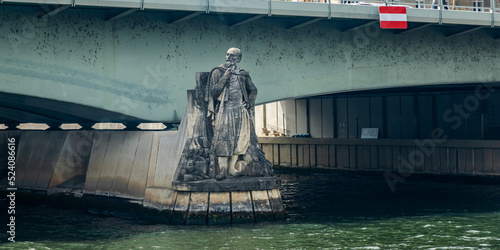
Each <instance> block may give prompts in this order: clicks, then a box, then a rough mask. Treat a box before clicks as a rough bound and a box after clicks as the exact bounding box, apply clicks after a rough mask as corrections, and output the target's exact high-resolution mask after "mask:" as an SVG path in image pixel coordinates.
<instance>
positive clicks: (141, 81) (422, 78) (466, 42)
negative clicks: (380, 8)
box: [0, 2, 500, 131]
mask: <svg viewBox="0 0 500 250" xmlns="http://www.w3.org/2000/svg"><path fill="white" fill-rule="evenodd" d="M273 4H275V3H273ZM276 4H278V5H280V4H289V3H284V2H281V3H280V2H277V3H276ZM317 6H319V5H317V4H316V5H314V4H313V5H311V8H315V7H317ZM339 8H343V10H344V11H345V12H342V13H337V14H339V15H340V16H334V18H333V19H325V20H323V21H319V22H317V23H314V24H313V25H309V26H306V27H303V28H296V29H289V30H288V29H285V28H286V25H285V27H284V25H283V23H286V20H287V19H280V18H276V17H275V16H272V17H269V18H267V17H264V18H261V19H258V20H256V21H254V22H250V23H248V24H245V25H240V26H235V27H228V26H227V25H226V23H225V22H227V21H228V20H227V19H222V20H221V16H220V15H217V14H216V13H212V14H203V15H200V16H198V17H195V18H193V19H190V20H188V21H185V22H181V23H178V24H168V23H167V22H166V21H165V13H159V12H147V11H142V12H141V11H138V12H136V13H133V14H131V15H130V16H127V17H125V18H122V19H119V20H117V21H114V22H106V21H105V20H106V19H107V17H108V15H107V14H108V13H107V12H106V11H105V10H95V9H78V8H69V9H67V10H65V11H63V12H61V13H59V14H57V15H55V16H53V17H47V18H42V19H37V18H35V16H36V15H37V14H39V11H40V8H39V7H38V6H35V7H29V6H13V5H5V4H4V5H2V6H1V8H0V23H2V26H0V33H1V34H5V35H4V36H2V37H0V48H1V53H0V79H2V82H1V83H0V91H1V92H5V93H12V94H21V95H28V96H37V97H42V98H48V99H53V100H60V101H64V102H69V103H78V104H82V105H88V106H91V107H96V108H100V109H104V110H109V111H115V112H118V113H122V114H127V115H131V116H134V117H138V118H140V119H144V120H153V121H179V120H180V119H181V117H182V114H183V112H184V110H185V107H186V102H185V98H184V96H185V95H184V93H185V92H186V90H187V89H188V88H191V86H192V85H190V84H187V83H190V82H193V79H194V76H193V72H204V71H208V70H210V69H211V68H212V67H213V66H214V65H217V64H218V63H219V62H223V61H224V55H225V52H226V50H227V49H228V48H230V47H239V48H241V49H242V51H243V60H242V62H241V67H242V68H244V69H246V70H248V71H250V72H251V74H252V80H253V82H254V83H255V85H256V86H257V87H258V88H259V95H258V97H257V100H256V102H257V104H260V103H266V102H271V101H275V100H281V99H287V98H296V97H304V96H315V95H320V94H327V93H334V92H344V91H355V90H363V89H379V88H388V87H408V86H416V85H432V84H461V83H477V82H482V83H492V82H499V81H500V71H498V69H497V65H500V56H499V53H498V51H500V44H499V43H498V42H497V41H495V40H494V38H495V36H492V35H491V34H492V32H493V31H491V30H490V29H489V28H488V27H485V29H483V30H479V31H476V32H470V33H467V34H463V35H459V36H453V37H447V35H449V34H451V33H452V31H453V30H457V29H460V28H462V29H463V28H465V26H463V27H453V28H450V26H446V27H444V26H439V25H435V26H432V27H428V28H424V29H419V30H415V31H413V32H408V33H405V34H401V35H397V34H394V32H393V31H390V30H381V29H380V28H379V27H378V25H377V24H374V25H373V26H367V27H362V28H359V29H354V30H350V31H344V30H345V29H347V28H350V27H355V26H356V25H359V24H362V23H363V21H362V20H357V21H356V20H352V19H356V18H362V17H360V16H357V15H356V13H355V12H356V11H357V10H358V9H359V10H362V9H363V8H365V9H367V8H368V9H369V10H370V11H368V12H369V13H368V14H367V15H364V16H363V17H364V18H367V17H368V18H373V19H375V18H376V8H375V7H373V6H372V7H366V6H342V5H339ZM278 9H279V8H278ZM282 9H283V8H282ZM285 9H286V8H285ZM325 11H326V9H325ZM325 11H323V12H321V13H322V15H323V14H325V13H324V12H325ZM409 11H410V10H409ZM300 12H305V10H304V9H299V10H294V11H292V12H287V11H285V12H283V13H281V14H283V15H285V14H290V15H297V13H300ZM410 12H414V13H413V14H412V13H409V16H410V17H409V20H410V21H418V22H432V21H435V22H434V23H437V20H436V15H437V13H438V12H437V11H432V10H419V9H415V10H411V11H410ZM417 12H418V13H429V15H430V16H426V15H423V16H421V18H417V19H411V18H413V17H414V16H415V15H417ZM444 13H445V15H453V18H450V23H457V22H460V18H457V17H458V16H455V15H459V14H460V13H458V12H452V11H445V12H444ZM457 13H458V14H457ZM275 14H276V15H278V16H279V14H280V12H279V11H278V12H277V13H275ZM488 14H489V13H476V14H468V13H466V14H464V13H461V15H474V16H478V17H479V16H481V17H482V16H483V15H486V16H487V15H488ZM497 15H498V13H497ZM225 18H226V17H225ZM335 18H344V19H343V21H342V22H340V21H338V20H337V19H335ZM346 18H347V19H346ZM350 18H352V19H350ZM429 20H431V21H429ZM464 20H470V19H464ZM496 20H500V18H497V19H496ZM337 21H338V22H340V23H336V22H337ZM477 21H484V20H482V19H477ZM497 22H498V21H497ZM416 24H418V23H416ZM471 44H473V46H471ZM75 112H78V110H75ZM299 131H300V129H299Z"/></svg>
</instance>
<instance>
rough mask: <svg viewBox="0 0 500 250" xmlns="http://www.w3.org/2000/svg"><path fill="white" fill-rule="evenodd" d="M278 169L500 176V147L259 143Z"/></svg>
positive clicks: (429, 143) (385, 142) (479, 144)
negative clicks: (305, 168) (284, 167)
mask: <svg viewBox="0 0 500 250" xmlns="http://www.w3.org/2000/svg"><path fill="white" fill-rule="evenodd" d="M259 142H260V143H261V145H262V148H263V150H264V152H265V154H266V158H267V159H268V160H270V161H271V162H273V164H274V165H275V166H287V167H307V168H309V167H311V168H326V169H341V170H356V171H384V172H386V171H392V172H399V173H401V175H402V176H409V175H411V174H413V173H421V174H422V173H425V174H444V175H476V176H494V175H495V176H498V175H500V143H499V142H498V141H480V140H476V141H465V140H442V138H440V139H438V140H430V139H427V140H425V141H423V140H421V141H419V140H391V139H381V140H371V139H311V138H259Z"/></svg>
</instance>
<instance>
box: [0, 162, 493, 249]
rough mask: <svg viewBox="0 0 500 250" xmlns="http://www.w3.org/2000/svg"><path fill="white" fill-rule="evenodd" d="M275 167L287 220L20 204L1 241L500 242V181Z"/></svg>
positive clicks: (217, 244) (165, 245)
mask: <svg viewBox="0 0 500 250" xmlns="http://www.w3.org/2000/svg"><path fill="white" fill-rule="evenodd" d="M277 175H278V176H279V177H281V178H282V179H283V188H282V196H283V200H284V203H285V205H286V209H287V219H286V220H282V221H271V222H259V223H251V224H241V225H225V226H182V225H163V224H157V223H154V222H151V221H149V220H141V219H126V218H117V217H109V216H97V215H92V214H89V213H86V212H85V211H80V210H72V209H58V208H55V207H48V206H40V205H37V206H27V205H23V206H19V205H18V207H17V211H16V214H17V221H16V224H17V225H16V243H2V245H0V249H37V250H38V249H315V248H316V249H317V248H321V249H500V184H499V185H492V184H488V185H485V184H470V183H469V184H467V183H457V182H439V181H430V180H418V181H406V182H404V183H399V184H397V185H396V187H395V191H394V192H392V191H391V189H390V188H389V185H388V184H387V182H386V180H385V179H384V178H366V177H361V176H339V175H328V174H297V173H285V172H283V173H279V174H277ZM380 177H382V176H380ZM3 204H5V200H4V201H2V205H3ZM2 207H4V206H2ZM2 210H4V209H2ZM3 217H5V216H3ZM2 224H4V223H2ZM2 236H3V238H2V242H5V241H6V238H5V237H6V236H5V233H3V234H2Z"/></svg>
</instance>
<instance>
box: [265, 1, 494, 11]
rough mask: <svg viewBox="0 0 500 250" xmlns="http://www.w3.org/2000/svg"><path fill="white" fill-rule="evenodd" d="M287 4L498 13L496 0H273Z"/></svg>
mask: <svg viewBox="0 0 500 250" xmlns="http://www.w3.org/2000/svg"><path fill="white" fill-rule="evenodd" d="M272 1H286V2H310V3H318V4H333V5H335V4H349V5H371V6H381V5H404V6H408V7H410V8H417V9H437V10H441V9H443V10H455V11H476V12H490V13H491V12H493V10H494V12H496V13H500V8H497V7H496V6H497V5H500V4H498V3H496V2H497V1H496V0H363V1H361V0H272Z"/></svg>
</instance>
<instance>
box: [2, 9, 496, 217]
mask: <svg viewBox="0 0 500 250" xmlns="http://www.w3.org/2000/svg"><path fill="white" fill-rule="evenodd" d="M493 10H495V9H494V8H493ZM0 19H1V20H0V34H2V35H1V36H0V49H1V53H0V123H16V122H45V123H49V124H52V123H53V124H58V123H63V122H79V123H91V122H98V121H115V122H125V123H137V122H141V121H161V122H179V121H180V120H181V118H182V122H181V124H180V127H179V130H178V131H148V132H144V131H142V132H138V131H112V132H110V131H90V130H86V129H84V130H80V131H2V132H1V133H0V139H1V140H0V148H2V149H5V148H8V146H9V143H11V141H15V142H12V143H11V144H14V145H15V150H13V151H15V155H16V157H17V158H16V159H17V160H16V162H15V164H16V171H17V173H16V181H15V185H12V186H15V187H17V188H19V190H23V191H26V192H28V193H42V194H48V195H55V196H58V195H59V197H61V196H62V197H78V198H81V197H83V198H84V199H80V202H81V203H79V204H83V205H85V204H87V200H86V199H85V198H92V199H94V201H95V200H101V199H104V200H106V199H109V200H113V199H120V200H125V201H127V202H128V203H127V204H134V205H135V207H134V208H132V209H137V207H140V208H144V207H145V208H147V209H152V210H153V211H163V212H165V214H162V215H161V216H165V220H166V221H168V222H176V223H188V224H205V223H208V224H211V223H229V222H234V221H239V220H243V221H258V220H264V219H274V218H282V217H283V212H284V210H283V204H282V202H281V196H280V193H279V189H278V188H277V187H276V186H277V185H276V186H273V187H272V188H268V189H259V190H242V191H241V190H240V191H234V190H230V191H225V192H187V191H185V190H176V189H175V188H173V187H172V179H173V174H174V172H175V169H176V168H177V163H178V160H179V157H180V153H181V151H182V147H181V146H180V145H184V143H185V141H186V140H187V138H188V137H189V136H190V134H189V129H188V128H189V122H190V121H191V122H192V121H193V110H192V106H190V105H187V104H189V103H192V102H191V101H186V91H187V90H188V89H192V88H193V87H194V84H195V83H194V74H195V72H203V71H209V70H210V69H211V68H212V67H214V66H216V65H218V64H220V63H222V62H223V60H224V53H225V52H226V50H227V49H228V48H229V47H239V48H241V49H242V50H243V60H242V64H241V66H242V67H243V68H245V69H247V70H249V71H250V72H251V75H252V77H253V81H254V82H255V84H256V85H257V87H258V88H259V95H258V100H257V102H258V103H268V102H272V101H277V100H284V99H295V98H302V99H298V100H287V102H288V104H290V109H289V110H293V112H283V111H284V110H281V111H280V112H281V113H283V116H282V118H281V122H280V120H279V119H280V118H279V117H280V116H281V113H280V114H279V115H276V114H277V113H279V112H274V113H273V112H271V111H272V108H271V107H275V110H279V108H278V107H277V106H276V104H269V105H270V106H269V107H270V108H268V109H267V110H265V111H262V110H261V112H264V113H266V114H265V115H263V116H262V117H263V119H264V121H262V120H258V119H256V123H259V122H260V125H259V124H257V127H258V128H263V126H267V125H266V124H269V123H271V122H270V121H271V119H270V117H275V118H276V119H274V120H275V121H277V122H276V124H275V125H276V127H279V124H284V123H286V124H287V126H288V127H286V128H285V127H284V126H283V129H285V130H288V129H290V130H291V131H295V132H311V134H313V136H314V137H317V138H316V139H305V138H304V139H298V140H296V138H286V139H275V138H271V139H269V138H261V141H260V142H261V144H262V146H263V149H264V151H265V152H266V157H267V158H268V159H269V160H270V161H272V162H273V163H274V164H275V165H282V166H289V167H307V168H311V167H320V168H330V169H339V170H347V171H351V170H356V171H358V170H359V171H367V170H368V171H383V172H386V171H387V173H390V172H394V173H395V174H392V175H391V176H389V177H388V178H391V179H392V180H396V181H398V180H401V178H403V177H407V176H408V175H411V174H413V173H425V174H426V173H430V174H452V175H479V176H491V175H499V174H500V165H499V164H498V162H499V161H498V159H500V146H499V144H498V142H496V141H493V142H484V141H482V142H477V141H476V142H472V143H471V142H469V141H454V139H460V138H459V137H460V136H462V134H465V135H468V136H471V138H468V139H476V140H478V139H483V137H484V135H485V133H483V132H482V130H478V129H477V128H478V126H477V119H475V120H473V119H470V120H468V121H471V122H468V121H464V122H463V124H467V125H466V126H465V129H463V131H462V129H460V130H457V129H454V128H453V127H454V126H452V125H454V124H451V125H450V124H447V121H446V120H444V121H443V119H436V117H437V118H439V115H440V114H441V113H439V112H447V110H448V109H447V108H448V107H449V105H451V104H452V103H453V100H464V99H465V100H468V99H467V98H466V97H465V96H466V95H467V93H465V92H464V93H452V94H448V95H442V92H435V93H432V94H426V95H422V96H416V95H415V96H410V97H409V96H408V95H407V94H405V93H393V94H392V96H390V97H387V96H385V94H386V93H383V92H385V90H386V89H387V90H388V89H391V91H392V92H394V91H395V90H394V89H409V88H408V87H412V88H413V89H415V88H416V89H420V90H422V89H425V87H426V86H436V85H439V86H441V87H440V88H443V89H445V90H446V91H448V90H449V89H453V88H456V87H457V86H464V88H465V89H466V90H467V91H469V94H470V93H474V90H475V88H474V87H470V86H475V85H478V83H481V84H480V85H481V86H485V87H484V88H483V90H489V89H490V88H488V87H487V86H492V85H496V84H498V83H499V82H500V71H499V70H498V65H500V57H499V55H498V54H499V53H498V52H499V51H500V48H499V46H500V45H499V43H498V37H500V34H499V31H498V28H497V27H498V26H499V25H500V22H499V20H500V16H499V15H498V13H495V11H492V12H491V13H484V12H483V13H476V12H457V11H455V12H452V11H446V10H443V8H441V9H439V10H432V9H411V8H410V9H408V20H409V29H407V30H399V31H396V30H381V29H380V28H378V21H377V20H378V10H377V7H376V6H357V5H340V4H312V3H293V2H274V1H241V2H238V4H234V2H233V1H214V0H211V1H192V0H190V1H168V2H167V1H166V2H159V1H148V0H141V1H111V0H110V1H88V0H85V1H83V0H71V1H66V0H64V1H43V2H42V1H30V0H26V1H25V0H22V1H21V0H19V1H5V0H4V1H3V2H2V3H1V4H0ZM377 89H378V90H379V92H378V93H379V94H378V95H379V96H376V95H375V96H374V95H373V94H372V95H370V96H363V97H359V96H357V95H358V93H361V92H359V91H366V90H377ZM381 89H382V90H381ZM493 89H494V88H493ZM353 91H358V92H353ZM470 91H472V92H470ZM415 92H418V91H415ZM483 92H484V91H483ZM483 92H481V93H480V95H479V97H481V98H482V97H483V96H486V95H489V94H490V93H492V92H494V90H492V91H490V93H483ZM337 93H346V94H344V95H346V96H335V94H337ZM365 94H366V93H365ZM476 94H477V93H476ZM317 95H327V96H323V97H321V98H320V99H315V100H313V99H311V100H309V99H307V97H314V96H317ZM491 96H492V97H491V98H485V99H488V100H483V99H481V98H479V97H478V98H476V99H478V100H479V99H480V101H482V103H487V104H488V105H489V104H490V103H491V104H492V105H493V104H498V103H500V102H498V100H500V95H496V93H492V94H491ZM440 98H441V99H440ZM433 100H435V101H433ZM476 101H477V100H476ZM473 104H474V103H473ZM186 105H187V106H186ZM272 105H274V106H272ZM474 105H475V104H474ZM478 105H479V104H478ZM481 105H483V104H481ZM266 106H267V105H266ZM186 107H187V108H186ZM261 107H262V106H261ZM481 107H482V106H481ZM489 107H491V105H490V106H489ZM493 107H495V105H493ZM435 109H436V110H438V111H436V113H433V110H435ZM482 110H483V109H480V108H479V106H474V108H473V110H468V111H469V112H470V113H471V114H469V115H470V116H471V117H476V118H477V117H481V118H480V120H481V121H483V116H482V115H483V113H484V112H483V111H482ZM484 110H486V108H484ZM495 110H496V109H493V111H495ZM498 110H500V108H499V109H498ZM412 112H413V113H412ZM493 113H495V112H493ZM493 113H491V114H493ZM288 114H290V116H289V115H288ZM492 117H497V116H492ZM498 117H500V115H499V116H498ZM266 118H267V120H266ZM303 118H305V119H303ZM452 118H453V117H452ZM492 120H493V121H496V120H495V119H492ZM497 120H500V119H497ZM283 121H286V122H284V123H282V122H283ZM472 121H474V122H472ZM499 124H500V123H499ZM499 124H497V123H494V124H493V123H491V124H490V125H491V126H487V128H488V129H490V130H491V131H493V132H491V133H492V135H493V136H497V137H500V134H499V133H496V134H495V133H494V131H498V129H496V127H499V126H500V125H499ZM302 125H304V126H302ZM441 125H443V126H444V125H446V126H447V127H443V128H445V131H444V133H441V137H438V138H435V137H432V134H431V133H429V132H430V131H433V130H434V129H435V128H436V127H442V126H441ZM291 127H294V128H291ZM459 127H460V126H459ZM481 127H482V128H484V127H485V126H483V123H482V122H481ZM304 128H305V131H301V130H304ZM318 128H319V129H318ZM363 128H380V135H381V138H386V139H388V140H373V141H367V140H361V139H358V138H359V135H360V134H361V131H362V129H363ZM446 129H447V130H446ZM490 130H487V131H486V134H487V135H488V133H490V132H488V131H490ZM470 131H473V132H474V133H471V132H470ZM477 131H481V132H480V134H481V136H482V137H481V138H477V136H476V134H477ZM292 134H293V133H292ZM443 134H445V135H446V138H447V141H446V142H443V143H439V145H437V146H435V147H432V150H430V151H432V152H431V153H427V152H428V151H429V150H428V149H429V148H428V147H427V148H425V147H424V148H423V149H420V148H419V147H418V145H415V141H412V139H415V138H420V139H425V142H426V143H427V144H426V145H432V143H434V145H436V143H438V142H436V140H443V139H442V137H443ZM448 136H449V137H448ZM495 138H496V137H495ZM7 139H8V140H7ZM401 139H405V140H401ZM9 147H10V146H9ZM416 157H418V158H416ZM0 159H2V160H3V161H4V162H7V161H8V160H9V155H8V154H7V150H2V152H1V153H0ZM404 161H406V162H409V163H410V165H409V164H405V162H404ZM3 171H4V172H2V173H1V175H0V176H1V177H2V178H3V177H7V175H8V173H7V172H5V171H6V170H3ZM399 182H400V181H399ZM392 183H394V182H392ZM0 184H1V186H2V187H3V186H5V187H9V186H8V185H9V183H8V182H7V178H3V179H2V183H0ZM109 200H106V201H107V202H109ZM122 205H123V204H119V205H118V206H119V207H121V206H122ZM85 206H86V205H85ZM109 209H110V208H109V204H105V205H103V206H101V210H104V211H108V210H109ZM148 211H150V210H148ZM241 214H243V215H245V216H243V217H241ZM221 218H222V220H221Z"/></svg>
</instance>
